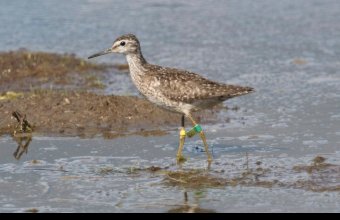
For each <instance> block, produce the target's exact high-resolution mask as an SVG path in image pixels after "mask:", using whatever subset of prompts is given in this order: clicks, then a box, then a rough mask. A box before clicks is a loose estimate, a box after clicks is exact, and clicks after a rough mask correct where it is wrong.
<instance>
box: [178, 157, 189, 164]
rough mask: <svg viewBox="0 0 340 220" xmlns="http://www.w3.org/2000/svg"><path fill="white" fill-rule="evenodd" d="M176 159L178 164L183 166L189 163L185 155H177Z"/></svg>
mask: <svg viewBox="0 0 340 220" xmlns="http://www.w3.org/2000/svg"><path fill="white" fill-rule="evenodd" d="M176 159H177V164H182V163H184V162H185V161H187V158H185V157H184V156H183V155H177V157H176Z"/></svg>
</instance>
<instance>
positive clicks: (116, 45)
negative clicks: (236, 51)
mask: <svg viewBox="0 0 340 220" xmlns="http://www.w3.org/2000/svg"><path fill="white" fill-rule="evenodd" d="M109 53H122V54H125V55H126V59H127V62H128V64H129V69H130V75H131V78H132V81H133V83H134V84H135V86H136V87H137V89H138V90H139V91H140V93H142V94H143V95H144V96H145V97H146V98H147V99H148V100H149V101H151V102H152V103H154V104H156V105H158V106H160V107H163V108H166V109H168V110H171V111H175V112H178V113H181V114H182V123H181V129H180V135H179V136H180V137H179V147H178V151H177V161H178V162H180V161H182V160H183V159H184V157H183V156H182V151H183V146H184V141H185V138H186V136H188V137H192V136H194V135H195V134H196V133H198V134H199V135H200V137H201V139H202V141H203V144H204V148H205V152H206V154H207V157H208V162H209V164H210V162H211V161H212V157H211V155H210V153H209V150H208V144H207V141H206V137H205V134H204V132H203V130H202V128H201V126H200V125H199V124H197V123H196V121H195V120H194V119H193V117H192V116H191V113H192V112H194V111H197V110H200V109H206V108H210V107H212V106H214V105H216V104H218V103H221V102H223V101H225V100H227V99H230V98H233V97H236V96H241V95H246V94H248V93H251V92H253V91H254V90H253V88H250V87H242V86H237V85H226V84H222V83H218V82H214V81H211V80H208V79H206V78H204V77H202V76H199V75H198V74H196V73H192V72H189V71H186V70H179V69H174V68H168V67H162V66H157V65H152V64H149V63H148V62H147V61H146V60H145V59H144V57H143V55H142V51H141V47H140V43H139V40H138V39H137V37H136V36H135V35H133V34H126V35H122V36H120V37H118V38H117V39H116V40H115V41H114V42H113V45H112V46H111V47H110V48H108V49H106V50H104V51H102V52H99V53H96V54H93V55H92V56H89V57H88V58H89V59H91V58H93V57H97V56H101V55H104V54H109ZM185 116H186V117H188V118H189V119H190V121H191V122H192V124H193V126H194V127H193V128H192V129H191V130H190V131H189V132H186V131H185V128H184V118H185Z"/></svg>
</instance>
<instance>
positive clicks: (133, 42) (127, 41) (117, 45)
mask: <svg viewBox="0 0 340 220" xmlns="http://www.w3.org/2000/svg"><path fill="white" fill-rule="evenodd" d="M138 51H140V45H139V41H138V39H137V37H136V36H135V35H133V34H125V35H122V36H120V37H118V38H117V39H116V40H115V41H114V42H113V44H112V46H111V47H110V48H108V49H106V50H104V51H101V52H99V53H95V54H93V55H91V56H89V57H88V59H91V58H94V57H98V56H101V55H105V54H109V53H122V54H125V55H127V54H131V53H137V52H138Z"/></svg>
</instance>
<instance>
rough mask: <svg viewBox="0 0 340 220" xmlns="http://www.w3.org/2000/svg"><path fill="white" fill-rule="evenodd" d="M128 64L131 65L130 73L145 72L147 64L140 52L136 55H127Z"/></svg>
mask: <svg viewBox="0 0 340 220" xmlns="http://www.w3.org/2000/svg"><path fill="white" fill-rule="evenodd" d="M126 59H127V62H128V64H129V68H130V72H131V73H133V72H140V71H141V72H144V71H143V70H144V67H145V65H146V64H147V62H146V60H145V59H144V57H143V55H142V52H141V51H140V50H139V51H137V52H135V53H129V54H127V55H126Z"/></svg>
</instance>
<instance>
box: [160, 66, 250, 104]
mask: <svg viewBox="0 0 340 220" xmlns="http://www.w3.org/2000/svg"><path fill="white" fill-rule="evenodd" d="M155 80H157V81H158V83H157V84H158V85H159V86H158V88H157V90H158V91H159V92H160V93H162V95H163V96H165V97H166V98H168V99H170V100H173V101H179V102H185V103H193V102H195V101H199V100H205V99H219V100H221V101H222V100H226V99H228V98H232V97H236V96H240V95H245V94H248V93H250V92H252V91H253V89H252V88H250V87H242V86H237V85H225V84H221V83H217V82H214V81H210V80H208V79H205V78H203V77H201V76H199V75H197V74H195V73H191V72H187V71H180V72H179V71H172V72H170V71H169V72H168V73H164V74H158V75H157V76H155Z"/></svg>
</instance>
